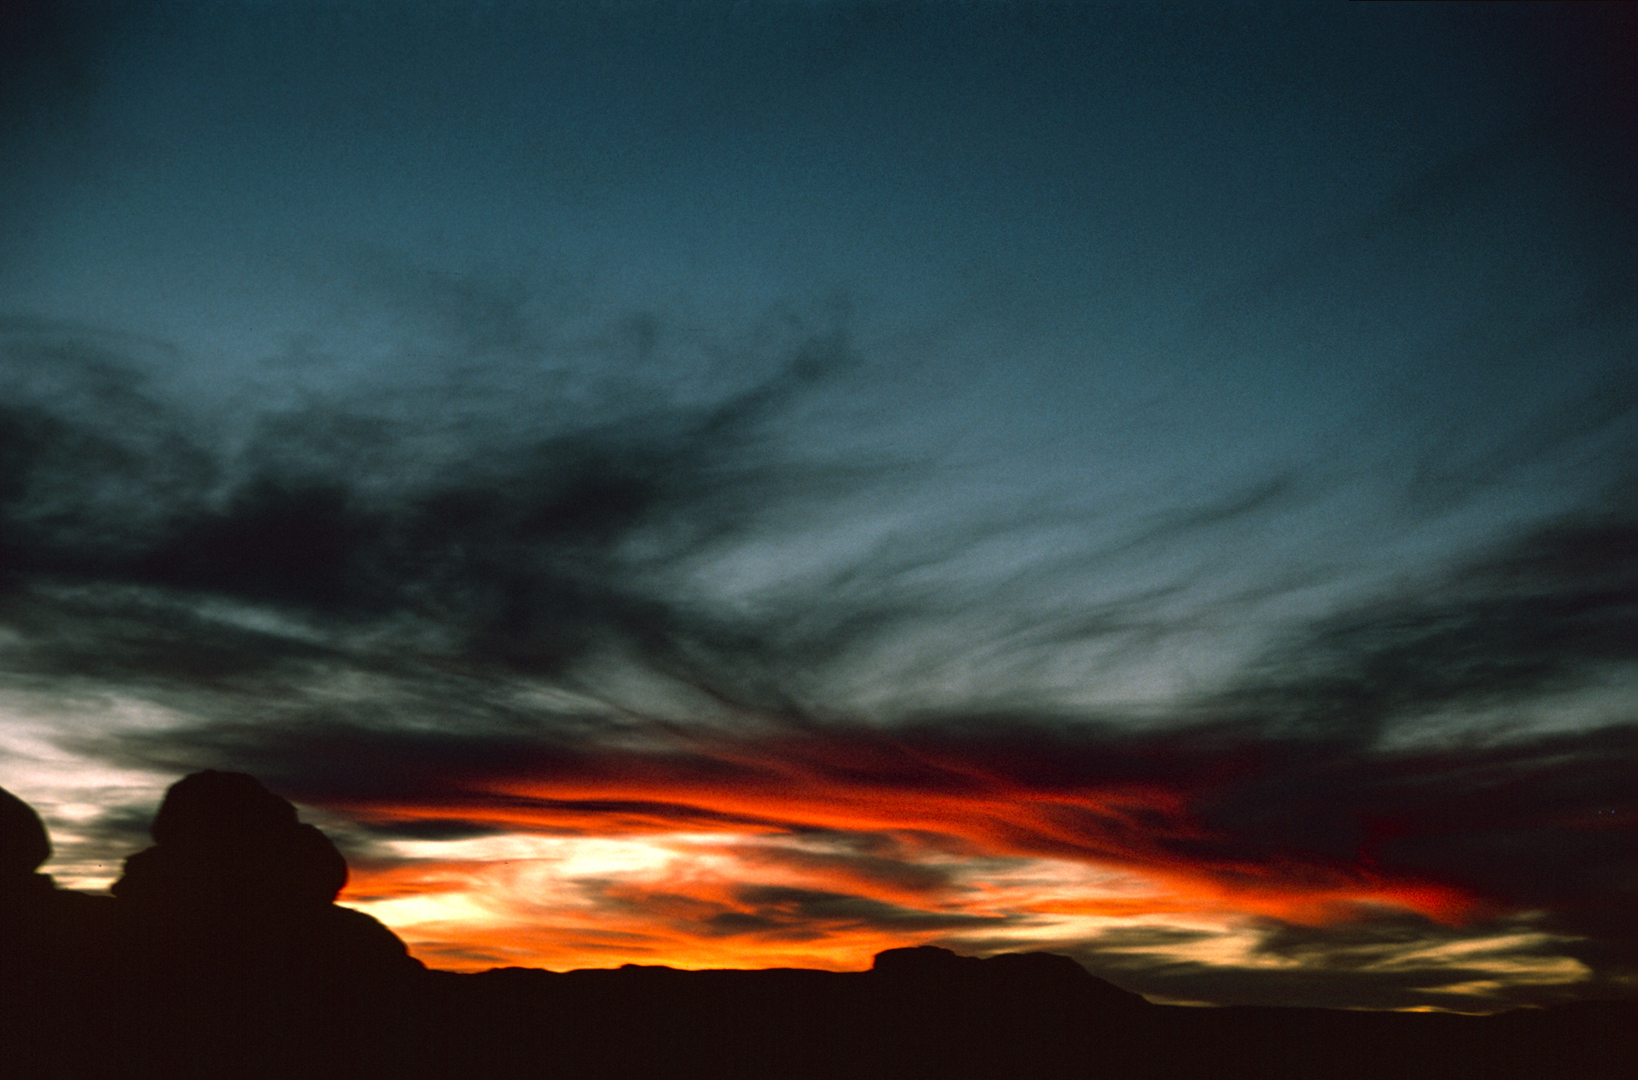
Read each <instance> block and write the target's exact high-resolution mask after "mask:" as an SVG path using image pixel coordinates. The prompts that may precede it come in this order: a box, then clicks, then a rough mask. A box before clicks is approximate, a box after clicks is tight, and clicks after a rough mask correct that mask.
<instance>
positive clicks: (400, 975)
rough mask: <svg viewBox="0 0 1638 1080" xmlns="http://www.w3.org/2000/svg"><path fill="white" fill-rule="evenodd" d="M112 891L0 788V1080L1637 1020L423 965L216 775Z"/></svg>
mask: <svg viewBox="0 0 1638 1080" xmlns="http://www.w3.org/2000/svg"><path fill="white" fill-rule="evenodd" d="M151 833H152V836H153V839H154V844H153V846H152V847H149V848H147V849H145V850H143V851H140V852H137V853H136V854H134V855H132V856H131V857H130V858H129V859H127V860H126V863H125V869H124V873H123V875H122V876H121V877H120V879H119V880H118V881H117V882H116V883H115V884H114V886H113V888H112V890H111V891H112V894H113V895H112V896H88V895H85V894H81V893H75V892H71V891H67V890H61V889H58V888H56V887H55V885H54V883H53V882H52V881H51V879H50V878H49V877H47V876H46V875H43V874H40V873H38V872H37V870H38V867H39V866H40V864H41V863H43V862H44V861H45V860H46V858H48V857H49V855H50V852H51V848H50V843H49V840H48V838H47V835H46V831H45V829H44V827H43V826H42V824H41V822H40V819H39V817H38V815H36V814H35V812H34V811H33V810H32V809H31V808H30V807H29V806H28V805H27V804H25V803H23V802H22V801H21V800H19V799H17V798H16V797H15V796H13V795H11V794H10V793H9V792H4V791H0V1031H3V1038H0V1075H3V1076H5V1077H7V1078H11V1080H21V1078H25V1077H65V1078H67V1077H74V1078H80V1077H118V1078H121V1080H125V1078H133V1077H161V1078H168V1077H216V1078H234V1077H256V1078H262V1077H291V1078H295V1077H343V1076H345V1077H349V1078H356V1077H377V1076H379V1077H484V1078H488V1077H512V1076H517V1077H523V1076H529V1077H539V1076H563V1077H573V1078H591V1080H600V1078H607V1080H615V1078H636V1077H643V1078H645V1080H646V1078H654V1077H710V1078H723V1077H727V1078H735V1077H743V1078H747V1080H748V1078H753V1077H755V1078H798V1080H800V1078H820V1077H824V1078H853V1077H865V1078H876V1077H880V1078H888V1077H892V1078H915V1077H940V1078H962V1077H971V1078H988V1077H998V1078H999V1077H1008V1078H1012V1077H1046V1078H1057V1077H1063V1078H1068V1077H1076V1078H1088V1080H1091V1078H1111V1080H1124V1078H1130V1080H1161V1078H1169V1077H1226V1078H1247V1080H1250V1078H1260V1080H1261V1078H1276V1080H1277V1078H1282V1077H1293V1078H1295V1077H1301V1078H1304V1080H1310V1078H1315V1077H1328V1078H1375V1077H1395V1078H1417V1077H1427V1078H1429V1080H1432V1078H1438V1080H1452V1078H1463V1077H1473V1078H1475V1080H1476V1078H1480V1077H1483V1078H1486V1080H1493V1078H1496V1077H1532V1078H1537V1077H1559V1078H1573V1077H1587V1078H1603V1077H1612V1076H1615V1075H1619V1074H1620V1073H1621V1070H1622V1069H1623V1068H1624V1067H1626V1066H1630V1064H1631V1062H1632V1061H1633V1060H1635V1057H1634V1052H1635V1051H1638V1045H1635V1042H1638V1038H1635V1033H1638V1007H1635V1006H1634V1005H1633V1004H1632V1003H1622V1002H1605V1003H1584V1004H1581V1005H1576V1006H1569V1007H1564V1008H1558V1009H1550V1010H1516V1011H1514V1012H1511V1013H1506V1014H1501V1015H1497V1016H1488V1017H1470V1016H1455V1015H1443V1014H1407V1013H1367V1012H1346V1011H1337V1010H1323V1009H1276V1008H1224V1009H1191V1008H1181V1007H1171V1006H1161V1005H1154V1004H1151V1003H1150V1002H1148V1001H1146V1000H1144V999H1143V998H1142V997H1140V996H1138V995H1136V994H1133V993H1129V992H1127V991H1125V990H1121V989H1119V988H1118V987H1116V986H1114V985H1112V984H1110V983H1108V982H1106V981H1104V980H1102V979H1099V978H1097V977H1095V976H1093V975H1092V974H1091V973H1089V972H1088V971H1086V969H1084V968H1083V967H1081V966H1080V965H1079V964H1078V963H1076V962H1075V961H1073V960H1071V959H1069V958H1068V957H1063V956H1054V955H1050V954H1046V953H1010V954H1002V955H999V956H992V957H990V958H988V959H983V960H980V959H975V958H972V957H963V956H957V955H956V954H955V953H952V952H950V951H948V950H945V949H939V948H933V947H927V946H923V947H918V948H905V949H891V950H888V951H887V952H884V953H881V954H880V955H878V956H877V957H876V960H875V963H874V965H873V967H872V968H871V970H869V971H864V972H828V971H807V970H796V969H775V970H767V971H687V972H685V971H677V970H674V969H671V968H664V967H642V966H635V965H627V966H626V967H623V968H620V969H618V970H592V971H572V972H566V973H556V972H548V971H538V970H530V969H522V968H505V969H497V970H493V971H489V972H484V973H481V974H455V973H451V972H440V971H429V970H427V969H426V968H425V967H424V966H423V965H422V964H421V963H420V962H419V961H416V960H414V959H413V958H411V957H410V956H409V954H408V952H407V950H406V949H405V947H404V944H403V942H401V941H400V940H399V939H398V938H397V937H396V936H395V935H394V934H393V933H392V932H391V931H390V930H388V929H387V928H386V927H384V926H382V925H381V924H380V923H379V922H377V921H376V920H374V919H372V918H370V917H369V916H367V915H364V914H362V913H359V912H356V911H352V910H350V909H347V908H342V907H338V906H336V905H335V903H334V900H335V898H336V896H337V894H338V893H339V892H340V891H341V888H342V886H343V885H345V884H346V879H347V866H346V862H345V861H344V860H343V858H342V856H341V854H340V853H339V852H338V851H337V849H336V847H335V845H334V844H333V843H331V842H330V840H329V839H328V838H327V837H326V836H325V835H324V834H323V833H322V832H320V831H319V830H318V829H316V828H314V827H313V826H311V825H306V824H302V823H301V822H300V821H299V820H298V819H297V815H296V810H295V808H294V807H293V806H292V805H291V804H290V803H289V802H288V801H286V800H285V799H283V798H281V797H279V796H278V795H275V794H273V793H272V792H270V791H268V790H267V789H266V788H264V787H263V786H262V785H261V784H260V783H258V782H257V781H256V780H255V779H254V778H252V777H250V776H246V775H244V774H241V773H226V772H201V773H194V774H192V775H190V776H188V777H185V778H184V779H182V780H180V781H178V782H177V783H176V784H174V785H173V786H172V787H171V788H170V790H169V791H168V792H167V794H166V796H165V799H164V802H163V803H162V805H161V806H160V808H159V812H158V814H157V815H156V817H155V819H154V822H153V826H152V830H151Z"/></svg>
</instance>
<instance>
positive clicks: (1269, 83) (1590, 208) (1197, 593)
mask: <svg viewBox="0 0 1638 1080" xmlns="http://www.w3.org/2000/svg"><path fill="white" fill-rule="evenodd" d="M4 19H5V20H7V21H8V23H9V25H7V26H5V27H3V28H0V29H3V31H4V32H0V39H4V40H5V41H6V42H7V44H6V45H5V46H4V49H5V52H4V54H3V60H0V785H4V786H5V787H6V788H8V789H9V790H11V791H13V792H15V793H17V794H18V795H19V796H20V797H22V798H24V799H26V800H27V801H29V802H30V803H31V804H32V805H33V806H35V807H36V808H37V809H38V810H39V811H40V813H41V814H42V816H43V817H44V819H45V820H46V822H47V824H48V826H49V828H50V830H51V833H52V837H53V840H54V843H55V848H56V852H55V855H54V858H53V860H52V861H51V862H50V863H48V864H47V866H46V867H45V868H44V869H45V870H47V871H49V872H50V873H52V874H54V875H55V876H56V879H57V881H58V883H59V885H61V886H64V887H72V888H81V889H87V890H91V891H97V890H101V889H104V888H106V887H107V885H108V884H109V883H110V882H111V881H112V880H113V879H114V878H116V877H117V876H118V874H119V871H120V863H121V860H122V859H124V858H125V857H126V856H127V855H129V854H131V853H133V852H134V851H136V850H138V849H140V848H142V847H144V846H146V844H147V843H148V839H147V835H146V829H147V826H148V823H149V822H150V821H151V818H152V815H153V812H154V810H155V808H156V807H157V805H158V801H159V799H160V798H161V796H162V794H163V791H164V789H165V787H166V786H167V785H168V784H170V783H171V782H173V781H174V780H176V779H177V778H179V777H180V776H182V775H183V774H185V773H187V772H190V771H194V770H197V769H202V768H218V769H230V770H236V771H243V772H249V773H251V774H253V775H255V776H256V777H258V778H260V779H261V780H262V781H263V782H264V783H266V784H267V785H268V786H269V787H271V788H272V789H273V790H275V791H277V792H279V793H281V794H283V795H285V796H287V797H288V798H290V799H291V800H293V801H294V802H296V803H297V804H298V806H299V807H300V808H301V810H302V813H303V816H304V819H305V820H308V821H311V822H314V823H316V824H319V825H320V826H321V827H322V828H324V829H325V830H326V831H327V832H328V833H329V834H330V835H331V836H332V837H334V838H335V839H336V840H337V842H338V843H339V844H340V845H341V847H342V848H343V850H344V851H345V853H346V854H347V856H348V858H349V861H350V862H351V865H352V877H351V881H350V884H349V886H348V888H347V890H346V892H344V894H343V896H342V902H343V903H346V904H349V905H351V906H354V907H357V908H358V909H360V910H363V911H367V912H369V913H371V914H373V915H375V916H376V917H378V918H379V919H381V920H382V921H384V922H385V923H387V924H388V925H389V926H391V927H392V928H393V929H394V930H395V931H396V932H397V933H398V934H400V935H401V936H402V937H403V938H404V939H405V940H406V941H407V942H408V943H409V944H410V946H411V949H412V951H413V952H414V954H415V955H416V956H418V957H420V958H422V959H423V960H425V961H426V962H427V963H428V964H429V965H431V966H434V967H443V968H451V969H456V970H480V969H485V968H489V967H493V966H503V965H523V966H537V967H546V968H551V969H555V970H567V969H571V968H581V967H615V966H619V965H620V964H624V963H642V964H668V965H672V966H676V967H684V968H699V967H741V968H760V967H770V966H802V967H817V968H827V969H832V970H860V969H863V968H866V967H868V966H869V963H870V958H871V956H872V955H873V954H874V953H875V952H877V951H879V950H881V949H885V948H891V947H896V946H904V945H916V944H935V945H941V946H945V947H948V948H952V949H955V950H956V951H958V952H963V953H967V954H971V955H988V954H993V953H996V952H1002V951H1017V950H1048V951H1053V952H1059V953H1064V954H1067V955H1071V956H1074V957H1075V958H1076V959H1078V960H1080V961H1081V962H1082V963H1084V964H1085V965H1086V966H1087V967H1088V968H1089V969H1090V970H1091V971H1093V972H1094V973H1096V974H1099V975H1101V976H1103V977H1105V978H1108V979H1110V980H1111V981H1113V982H1115V983H1117V984H1118V985H1121V986H1123V987H1125V988H1127V989H1130V990H1135V991H1137V992H1139V993H1142V994H1144V995H1146V996H1148V997H1149V998H1151V999H1152V1000H1156V1001H1163V1002H1173V1003H1194V1004H1219V1005H1221V1004H1275V1005H1319V1006H1338V1007H1350V1008H1393V1009H1451V1010H1458V1011H1469V1012H1484V1011H1494V1010H1498V1009H1503V1008H1508V1007H1512V1006H1515V1005H1520V1004H1550V1003H1554V1002H1560V1001H1569V1000H1577V999H1585V998H1602V997H1611V996H1631V995H1632V994H1634V992H1635V990H1638V934H1635V928H1634V923H1633V920H1632V919H1631V913H1632V911H1634V910H1638V836H1635V830H1634V822H1635V820H1638V727H1635V721H1638V707H1635V700H1638V697H1635V694H1634V671H1635V662H1638V626H1635V625H1634V622H1635V619H1634V608H1635V594H1638V589H1635V585H1638V558H1635V556H1638V544H1635V540H1638V503H1635V499H1634V494H1635V484H1634V481H1635V470H1634V461H1635V460H1638V457H1635V455H1634V453H1633V451H1634V449H1635V435H1638V417H1635V413H1638V410H1635V405H1638V377H1635V371H1634V362H1633V361H1634V357H1635V355H1638V348H1635V346H1638V334H1635V330H1638V310H1635V303H1634V300H1635V297H1638V288H1635V286H1638V261H1635V260H1634V258H1633V255H1632V252H1633V251H1635V250H1638V213H1635V210H1638V206H1635V192H1634V180H1633V177H1634V176H1635V175H1638V172H1635V166H1638V152H1635V151H1638V147H1635V142H1634V138H1635V136H1634V133H1635V132H1638V122H1635V120H1638V117H1634V101H1635V95H1638V85H1635V82H1634V66H1633V65H1634V61H1633V58H1634V56H1635V55H1638V49H1635V48H1634V45H1635V43H1638V31H1635V23H1634V15H1633V7H1632V5H1630V4H1603V5H1601V4H1576V5H1532V4H1515V5H1440V4H1417V5H1389V4H1328V3H1322V4H1295V5H1285V4H1260V5H1239V4H1223V3H1211V4H1201V5H1192V4H1163V3H1142V4H1118V3H1109V4H1087V5H1069V4H1033V3H1027V2H1020V3H1014V4H1001V3H972V4H957V3H942V4H926V5H923V4H909V3H902V4H900V3H885V4H864V3H843V2H807V3H797V2H768V3H734V4H727V3H723V4H717V3H703V2H702V3H683V4H676V5H667V4H659V3H653V4H648V3H584V4H580V3H562V4H527V3H519V4H505V3H461V4H454V3H450V4H433V3H425V4H416V3H409V2H403V3H365V2H358V3H351V2H344V3H324V4H320V3H297V2H290V3H274V2H254V3H252V2H221V3H209V4H205V3H199V4H192V3H164V4H149V3H115V2H110V3H83V4H76V3H68V4H62V3H51V2H45V0H35V2H31V3H23V4H20V5H17V6H16V7H10V6H8V13H7V14H6V15H5V16H4Z"/></svg>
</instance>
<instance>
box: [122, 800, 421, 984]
mask: <svg viewBox="0 0 1638 1080" xmlns="http://www.w3.org/2000/svg"><path fill="white" fill-rule="evenodd" d="M151 833H152V835H153V838H154V840H155V841H156V843H155V845H154V846H153V847H151V848H148V849H147V850H145V851H140V852H138V853H137V854H135V855H133V856H131V857H130V858H129V859H127V860H126V861H125V873H124V876H122V877H121V878H120V879H119V880H118V881H117V882H115V883H114V887H113V893H114V895H115V896H116V897H118V898H119V900H120V901H121V902H122V904H121V906H122V909H123V913H124V915H125V917H126V919H127V920H128V922H129V924H130V928H131V931H132V937H133V943H134V944H135V945H136V947H137V948H138V949H140V950H143V951H145V952H147V953H149V954H151V955H153V956H154V957H156V958H157V957H159V956H163V957H165V958H166V962H167V963H169V964H171V965H173V966H175V967H181V968H191V969H192V971H191V972H190V974H191V975H193V976H195V977H202V978H207V979H208V978H212V977H215V976H217V975H219V974H221V973H222V972H223V971H224V970H238V969H244V968H251V969H254V970H256V971H257V972H258V973H259V975H261V976H267V975H272V976H275V977H286V978H298V979H301V978H320V977H322V978H325V979H331V980H333V979H337V978H341V979H347V980H353V981H356V980H359V979H370V978H391V977H395V976H401V975H403V974H406V973H407V972H408V971H409V970H411V969H418V968H419V967H420V966H421V965H420V963H419V962H418V961H416V960H413V959H411V958H410V957H409V954H408V952H407V951H406V950H405V948H404V944H403V942H401V941H399V940H398V938H397V936H396V935H394V934H393V933H392V932H391V931H390V930H388V929H387V928H386V927H384V926H382V925H381V924H380V923H378V922H376V921H375V920H374V919H372V918H370V917H369V916H367V915H364V914H362V913H360V912H357V911H352V910H350V909H348V908H340V907H336V906H335V905H334V904H333V901H334V900H335V898H336V896H337V894H339V893H340V892H341V889H342V887H343V886H344V885H346V883H347V863H346V860H344V859H343V858H342V856H341V853H340V852H339V851H337V850H336V847H335V845H334V844H333V843H331V842H330V839H329V837H327V836H325V835H324V834H323V833H322V832H320V831H319V830H318V829H316V828H314V827H313V826H311V825H303V824H301V823H300V822H298V821H297V820H296V809H295V807H294V806H292V805H291V804H290V803H289V802H286V801H285V800H284V799H282V798H280V797H279V796H277V795H275V794H273V793H272V792H270V791H268V790H267V789H266V788H264V787H263V786H262V785H261V784H260V783H258V782H257V781H256V780H255V779H254V778H252V777H250V776H246V775H245V774H243V773H228V772H214V771H207V772H199V773H194V774H192V775H191V776H187V777H185V778H183V779H182V780H179V781H177V782H176V783H175V784H173V785H172V786H171V789H170V790H169V791H168V792H166V794H165V801H164V803H163V804H161V806H160V808H159V814H158V816H157V817H156V818H155V819H154V824H153V828H152V830H151Z"/></svg>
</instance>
